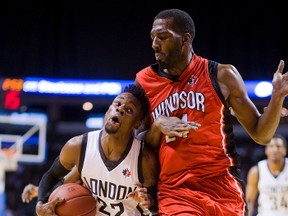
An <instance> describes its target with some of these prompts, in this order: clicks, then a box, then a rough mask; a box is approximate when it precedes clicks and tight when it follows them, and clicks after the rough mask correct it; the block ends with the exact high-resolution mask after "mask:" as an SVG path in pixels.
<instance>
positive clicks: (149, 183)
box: [140, 146, 160, 213]
mask: <svg viewBox="0 0 288 216" xmlns="http://www.w3.org/2000/svg"><path fill="white" fill-rule="evenodd" d="M157 155H158V154H157V153H156V152H155V150H154V149H152V148H150V147H149V146H145V147H144V149H143V155H142V171H143V177H144V182H143V186H144V187H145V188H146V189H147V194H146V196H144V199H143V200H142V201H141V202H140V206H142V207H143V208H146V209H149V210H150V211H151V212H152V213H157V211H158V198H157V183H158V177H159V170H160V166H159V160H158V156H157Z"/></svg>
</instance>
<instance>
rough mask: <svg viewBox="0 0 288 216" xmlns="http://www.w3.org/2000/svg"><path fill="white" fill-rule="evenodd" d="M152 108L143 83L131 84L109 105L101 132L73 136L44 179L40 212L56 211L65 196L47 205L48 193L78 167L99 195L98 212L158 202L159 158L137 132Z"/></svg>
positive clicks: (128, 210) (134, 210) (135, 209)
mask: <svg viewBox="0 0 288 216" xmlns="http://www.w3.org/2000/svg"><path fill="white" fill-rule="evenodd" d="M148 110H149V106H148V100H147V98H146V96H145V93H144V91H143V90H142V89H141V88H140V87H139V86H134V85H132V86H129V87H127V88H125V90H124V92H123V93H121V94H120V95H118V96H117V97H116V98H115V99H114V101H113V102H112V104H111V105H110V107H109V108H108V110H107V112H106V114H105V118H104V124H103V128H102V129H101V130H97V131H92V132H88V133H86V134H83V135H80V136H76V137H73V138H72V139H70V140H69V141H68V142H67V143H66V144H65V145H64V146H63V148H62V150H61V152H60V155H59V157H58V158H57V159H56V160H55V162H54V163H53V165H52V166H51V168H50V169H49V170H48V171H47V172H46V173H45V174H44V175H43V177H42V179H41V181H40V184H39V191H38V202H37V205H36V213H37V215H38V216H41V215H53V214H55V206H56V205H59V204H61V203H63V202H64V200H62V199H57V200H55V201H53V202H50V203H47V192H49V190H50V189H51V188H52V187H53V186H54V185H55V184H56V183H57V182H58V181H59V179H60V178H62V177H63V176H65V175H66V174H67V173H68V172H69V171H70V170H71V169H72V168H73V167H74V166H77V169H78V172H79V173H80V175H81V180H82V182H83V184H84V185H85V187H87V188H88V189H90V191H91V192H92V194H93V196H94V197H95V199H96V202H97V215H107V214H110V215H140V214H141V211H142V210H144V211H146V212H147V209H148V208H149V207H151V206H153V205H154V203H156V202H155V201H157V200H156V199H157V198H154V199H153V198H152V192H151V191H152V190H153V188H155V189H156V187H154V186H155V185H156V183H157V179H158V166H157V165H158V160H157V157H156V154H155V152H154V151H153V150H152V149H149V148H147V147H145V146H143V144H144V143H143V141H141V140H138V139H136V138H134V136H133V134H134V130H135V129H137V128H138V127H139V126H140V125H141V123H142V120H143V118H144V117H145V116H146V115H147V113H148ZM111 185H112V186H113V187H110V186H111ZM99 187H105V188H104V189H103V188H102V189H103V191H107V193H99V190H100V189H101V188H99ZM102 189H101V190H102ZM103 191H102V192H103ZM147 191H148V192H147ZM154 192H156V190H154ZM114 195H115V196H114ZM112 196H113V197H115V199H112V198H110V197H112Z"/></svg>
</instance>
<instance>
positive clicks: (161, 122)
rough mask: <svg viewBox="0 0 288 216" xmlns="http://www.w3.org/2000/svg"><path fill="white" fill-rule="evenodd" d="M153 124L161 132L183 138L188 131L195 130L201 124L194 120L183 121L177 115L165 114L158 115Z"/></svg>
mask: <svg viewBox="0 0 288 216" xmlns="http://www.w3.org/2000/svg"><path fill="white" fill-rule="evenodd" d="M155 124H156V126H157V127H158V128H159V130H160V131H161V132H162V133H163V134H165V135H167V136H171V137H173V136H178V137H183V138H186V137H187V135H188V133H189V131H191V130H197V129H198V128H199V127H200V126H201V125H200V124H198V123H196V122H192V121H188V122H185V121H183V120H181V119H179V118H178V117H167V116H159V117H158V118H157V119H156V120H155Z"/></svg>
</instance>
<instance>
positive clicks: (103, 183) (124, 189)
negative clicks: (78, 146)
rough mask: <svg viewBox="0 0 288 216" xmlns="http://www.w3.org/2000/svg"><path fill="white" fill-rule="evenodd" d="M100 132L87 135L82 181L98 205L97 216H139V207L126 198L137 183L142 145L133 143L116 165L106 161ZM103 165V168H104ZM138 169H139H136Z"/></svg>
mask: <svg viewBox="0 0 288 216" xmlns="http://www.w3.org/2000/svg"><path fill="white" fill-rule="evenodd" d="M100 137H101V130H99V131H92V132H89V133H88V137H87V146H86V151H85V152H86V153H85V157H84V161H83V168H82V172H81V178H82V180H83V182H84V184H85V185H86V187H87V188H89V189H90V191H91V192H92V194H93V196H94V197H95V199H96V202H97V216H98V215H103V216H104V215H105V216H107V215H111V216H112V215H119V216H124V215H141V213H140V212H139V211H138V209H137V205H138V203H137V202H136V201H135V200H134V199H131V198H128V197H127V195H128V194H129V193H130V192H132V191H134V190H135V189H136V187H135V184H136V183H138V184H139V183H140V179H139V176H138V172H141V175H142V169H141V168H142V167H141V163H140V166H139V165H138V161H139V154H140V152H141V149H142V147H141V141H140V140H138V139H134V140H133V143H132V142H131V143H130V145H128V147H127V150H126V151H125V153H124V154H123V157H122V158H121V159H120V160H119V161H117V162H113V161H108V160H107V159H106V157H105V155H104V153H103V150H102V147H101V141H100ZM105 162H106V165H105ZM109 163H110V165H111V164H114V165H112V166H113V167H114V168H110V169H108V168H107V164H108V166H109ZM138 166H139V167H138Z"/></svg>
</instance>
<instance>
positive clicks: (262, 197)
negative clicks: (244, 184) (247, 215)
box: [258, 158, 288, 216]
mask: <svg viewBox="0 0 288 216" xmlns="http://www.w3.org/2000/svg"><path fill="white" fill-rule="evenodd" d="M258 168H259V180H258V190H259V198H258V215H259V216H264V215H273V216H274V215H275V216H278V215H288V159H287V158H286V159H285V167H284V169H283V170H282V171H281V173H280V174H279V175H278V176H277V177H274V176H273V175H272V174H271V172H270V170H269V168H268V164H267V160H263V161H260V162H259V163H258Z"/></svg>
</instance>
